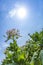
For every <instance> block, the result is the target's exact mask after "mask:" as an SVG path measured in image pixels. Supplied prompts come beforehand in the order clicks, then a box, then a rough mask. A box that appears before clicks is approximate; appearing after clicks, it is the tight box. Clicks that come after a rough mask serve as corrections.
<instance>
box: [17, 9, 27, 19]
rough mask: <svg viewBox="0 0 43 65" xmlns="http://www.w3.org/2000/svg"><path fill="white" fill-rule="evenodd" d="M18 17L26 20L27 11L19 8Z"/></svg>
mask: <svg viewBox="0 0 43 65" xmlns="http://www.w3.org/2000/svg"><path fill="white" fill-rule="evenodd" d="M17 16H18V17H19V18H24V17H25V16H26V9H25V8H19V9H18V11H17Z"/></svg>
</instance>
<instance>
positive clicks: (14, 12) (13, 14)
mask: <svg viewBox="0 0 43 65" xmlns="http://www.w3.org/2000/svg"><path fill="white" fill-rule="evenodd" d="M15 14H16V9H12V10H11V11H9V16H10V17H11V18H12V17H13V16H15Z"/></svg>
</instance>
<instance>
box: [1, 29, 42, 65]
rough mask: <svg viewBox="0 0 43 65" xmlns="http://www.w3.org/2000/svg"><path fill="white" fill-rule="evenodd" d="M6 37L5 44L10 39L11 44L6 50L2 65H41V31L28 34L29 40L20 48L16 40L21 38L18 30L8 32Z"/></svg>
mask: <svg viewBox="0 0 43 65" xmlns="http://www.w3.org/2000/svg"><path fill="white" fill-rule="evenodd" d="M6 35H7V40H6V42H7V41H8V40H10V39H12V40H13V42H11V43H10V45H9V47H7V48H6V51H5V56H6V58H5V59H4V60H3V62H2V65H43V30H41V31H40V32H35V33H33V34H28V35H29V37H30V39H29V40H27V41H26V44H25V45H24V46H22V47H19V46H18V44H17V39H18V38H19V37H21V36H20V33H19V31H18V30H16V29H12V30H9V31H7V33H6ZM4 37H6V36H4Z"/></svg>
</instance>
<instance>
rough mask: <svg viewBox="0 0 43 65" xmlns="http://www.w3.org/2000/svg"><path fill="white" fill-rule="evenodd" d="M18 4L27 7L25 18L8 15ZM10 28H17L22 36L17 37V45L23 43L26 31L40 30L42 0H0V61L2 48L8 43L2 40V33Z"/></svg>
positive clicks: (41, 25) (26, 36)
mask: <svg viewBox="0 0 43 65" xmlns="http://www.w3.org/2000/svg"><path fill="white" fill-rule="evenodd" d="M18 5H19V6H22V7H26V9H27V15H26V18H24V19H22V20H21V19H18V18H17V17H16V15H15V16H14V17H12V18H11V17H10V15H9V12H10V11H12V9H14V8H17V7H18ZM12 28H16V29H19V30H20V34H21V35H22V36H23V37H22V38H19V39H18V45H19V46H21V45H24V44H25V41H26V40H27V39H28V35H27V34H28V33H33V32H35V31H40V30H41V29H42V28H43V0H0V61H1V60H2V59H3V58H4V54H3V52H4V49H5V48H6V47H7V46H8V45H9V44H8V43H7V44H6V43H5V42H4V41H5V39H4V37H3V35H4V34H5V32H6V31H7V30H9V29H12Z"/></svg>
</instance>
